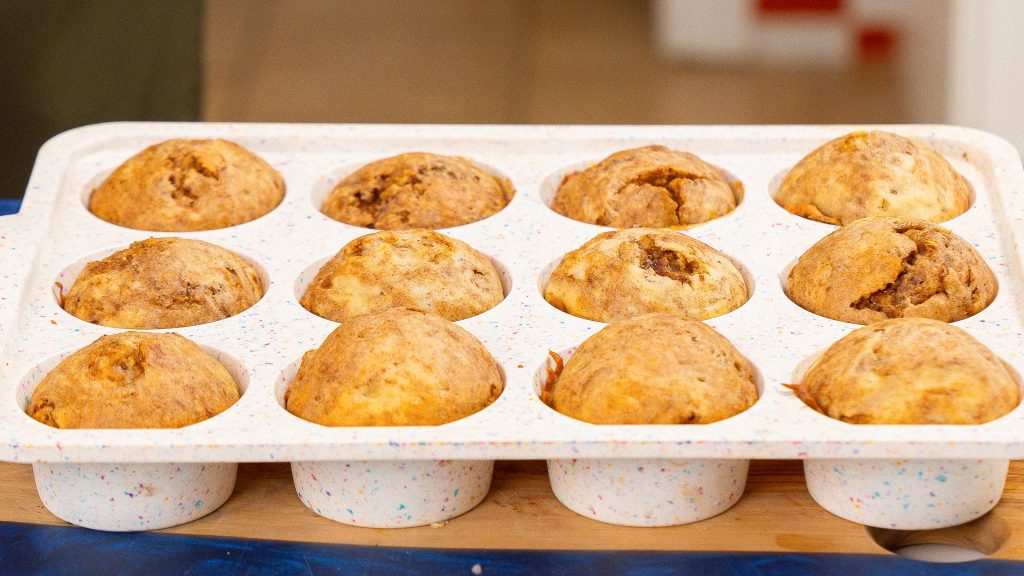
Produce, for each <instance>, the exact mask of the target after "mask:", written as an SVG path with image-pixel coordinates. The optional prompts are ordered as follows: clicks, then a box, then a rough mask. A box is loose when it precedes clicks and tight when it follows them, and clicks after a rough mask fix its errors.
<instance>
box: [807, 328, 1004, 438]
mask: <svg viewBox="0 0 1024 576" xmlns="http://www.w3.org/2000/svg"><path fill="white" fill-rule="evenodd" d="M794 390H795V392H796V393H797V396H799V397H800V398H801V399H802V400H803V401H804V402H806V403H807V404H808V405H809V406H811V407H812V408H814V409H816V410H818V411H819V412H821V413H823V414H825V415H826V416H829V417H831V418H835V419H836V420H842V421H844V422H851V423H853V424H981V423H984V422H988V421H990V420H994V419H996V418H999V417H1000V416H1003V415H1004V414H1007V413H1008V412H1010V411H1011V410H1013V409H1014V408H1015V407H1016V406H1017V404H1019V403H1020V388H1019V387H1018V385H1017V383H1016V382H1015V381H1014V379H1013V377H1012V376H1011V375H1010V373H1009V372H1008V371H1007V370H1006V367H1005V366H1003V363H1002V362H1000V361H999V359H998V358H996V356H995V355H994V354H992V352H991V351H990V350H989V349H988V348H986V347H985V345H984V344H982V343H981V342H978V341H977V340H975V339H974V338H972V337H971V335H970V334H968V333H967V332H964V331H963V330H961V329H960V328H957V327H956V326H952V325H950V324H946V323H945V322H939V321H938V320H931V319H928V318H894V319H892V320H883V321H882V322H877V323H875V324H871V325H870V326H865V327H863V328H858V329H857V330H854V331H853V332H851V333H849V334H847V335H846V336H844V337H843V338H842V339H841V340H839V341H838V342H836V343H835V344H833V345H832V346H831V347H830V348H829V349H828V350H827V351H826V352H825V354H824V355H823V356H822V357H821V358H819V359H818V360H817V361H816V362H815V363H814V364H813V365H812V366H811V368H810V369H809V370H808V371H807V374H805V375H804V377H803V382H802V383H801V384H799V385H798V386H795V387H794Z"/></svg>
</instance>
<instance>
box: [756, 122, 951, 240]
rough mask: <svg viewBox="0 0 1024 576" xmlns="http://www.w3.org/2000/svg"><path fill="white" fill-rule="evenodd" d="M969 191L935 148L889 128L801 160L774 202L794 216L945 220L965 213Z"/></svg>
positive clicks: (841, 220) (855, 135)
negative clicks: (889, 130)
mask: <svg viewBox="0 0 1024 576" xmlns="http://www.w3.org/2000/svg"><path fill="white" fill-rule="evenodd" d="M970 194H971V192H970V189H969V188H968V187H967V183H966V182H964V179H963V178H961V177H960V175H959V174H957V172H956V171H955V170H953V167H952V166H950V165H949V162H946V159H945V158H943V157H942V156H940V155H939V154H938V153H937V152H935V151H934V150H932V149H931V148H929V147H927V146H924V145H922V144H920V143H918V142H915V141H914V140H911V139H909V138H904V137H903V136H899V135H897V134H892V133H889V132H880V131H873V132H852V133H850V134H847V135H846V136H843V137H841V138H836V139H835V140H832V141H830V142H827V143H826V144H825V145H823V146H821V147H820V148H818V149H817V150H815V151H813V152H811V153H810V154H808V155H807V156H806V157H804V159H803V160H801V161H800V162H799V163H798V164H797V165H796V166H794V167H793V169H792V170H790V171H789V174H787V175H786V178H785V179H784V180H783V182H782V186H781V187H780V188H779V192H778V194H776V197H775V199H776V201H777V202H778V203H779V205H780V206H782V207H783V208H785V209H786V210H789V211H790V212H792V213H793V214H796V215H798V216H803V217H804V218H810V219H812V220H818V221H819V222H827V223H829V224H849V223H850V222H853V221H854V220H857V219H858V218H864V217H865V216H897V217H900V218H916V219H920V220H928V221H931V222H942V221H945V220H949V219H950V218H952V217H954V216H957V215H959V214H962V213H963V212H964V211H965V210H967V207H968V204H969V203H970Z"/></svg>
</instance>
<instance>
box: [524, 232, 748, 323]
mask: <svg viewBox="0 0 1024 576" xmlns="http://www.w3.org/2000/svg"><path fill="white" fill-rule="evenodd" d="M544 299H545V300H547V301H548V302H550V303H551V305H552V306H554V307H555V308H558V309H559V310H562V311H563V312H568V313H569V314H572V315H573V316H579V317H580V318H586V319H588V320H597V321H598V322H613V321H615V320H625V319H627V318H632V317H634V316H640V315H642V314H647V313H650V312H665V313H670V314H679V315H681V316H682V317H683V318H686V319H688V320H706V319H708V318H714V317H715V316H720V315H722V314H725V313H726V312H730V311H732V310H735V309H736V308H739V307H740V306H742V305H743V303H744V302H746V301H747V285H746V284H745V283H744V281H743V276H742V275H741V274H740V271H739V270H737V269H736V266H735V265H734V264H733V263H732V261H730V260H729V259H728V258H726V257H725V256H723V255H722V254H721V253H720V252H718V251H717V250H715V249H714V248H712V247H710V246H708V245H707V244H704V243H703V242H700V241H697V240H694V239H693V238H690V237H689V236H686V235H685V234H681V233H679V232H672V231H667V230H657V229H653V228H632V229H629V230H618V231H615V232H605V233H603V234H598V235H597V236H595V237H594V238H592V239H590V240H589V241H588V242H587V243H586V244H584V245H583V246H581V247H580V248H578V249H576V250H573V251H572V252H569V253H568V254H566V255H565V258H563V259H562V262H561V263H560V264H559V265H558V267H557V268H556V269H555V271H554V272H553V273H552V274H551V279H550V280H548V283H547V285H546V286H545V287H544Z"/></svg>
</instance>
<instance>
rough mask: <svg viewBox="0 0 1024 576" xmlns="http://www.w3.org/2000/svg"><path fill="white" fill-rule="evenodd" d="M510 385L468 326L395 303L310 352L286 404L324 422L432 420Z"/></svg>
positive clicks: (458, 414)
mask: <svg viewBox="0 0 1024 576" xmlns="http://www.w3.org/2000/svg"><path fill="white" fill-rule="evenodd" d="M503 387H504V384H503V382H502V380H501V374H500V373H499V372H498V366H497V364H495V362H494V359H493V358H491V355H490V353H488V352H487V349H486V348H484V346H483V344H481V343H480V341H479V340H477V339H476V338H474V337H473V336H472V335H471V334H470V333H469V332H466V331H465V330H463V329H462V328H460V327H459V326H456V325H455V324H453V323H451V322H448V321H447V320H445V319H443V318H441V317H439V316H435V315H433V314H428V313H426V312H420V311H415V310H407V309H403V308H391V309H390V310H386V311H384V312H381V313H379V314H366V315H363V316H357V317H355V318H352V319H351V320H349V321H347V322H345V323H343V324H342V325H341V326H339V327H338V328H337V329H335V330H334V331H333V332H331V334H330V335H329V336H328V337H327V339H326V340H324V342H323V344H321V345H320V347H319V348H317V349H316V350H310V351H309V352H306V354H305V355H304V356H303V357H302V364H301V365H300V366H299V370H298V373H296V375H295V379H294V380H292V383H291V384H290V385H289V386H288V391H287V393H286V394H285V404H286V406H287V408H288V411H289V412H291V413H292V414H294V415H296V416H298V417H299V418H302V419H303V420H308V421H310V422H315V423H317V424H322V425H324V426H432V425H437V424H445V423H447V422H451V421H453V420H458V419H460V418H465V417H466V416H469V415H470V414H474V413H476V412H479V411H480V410H483V409H484V408H486V407H487V406H488V405H490V404H491V402H493V401H494V400H495V399H497V398H498V395H500V394H501V391H502V389H503Z"/></svg>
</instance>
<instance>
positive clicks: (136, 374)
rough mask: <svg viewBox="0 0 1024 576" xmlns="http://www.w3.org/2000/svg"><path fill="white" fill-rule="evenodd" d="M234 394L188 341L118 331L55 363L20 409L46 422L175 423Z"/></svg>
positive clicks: (223, 374)
mask: <svg viewBox="0 0 1024 576" xmlns="http://www.w3.org/2000/svg"><path fill="white" fill-rule="evenodd" d="M238 397H239V392H238V385H237V384H236V383H235V381H234V380H233V379H232V378H231V375H230V374H228V371H227V370H226V369H225V368H224V366H223V365H222V364H221V363H220V362H218V361H216V360H215V359H213V358H212V357H211V356H209V355H208V354H206V353H205V352H203V351H202V350H201V349H200V348H199V347H198V346H196V345H195V344H193V343H192V341H190V340H188V339H186V338H184V337H182V336H179V335H177V334H171V333H156V334H154V333H145V332H121V333H119V334H112V335H109V336H103V337H101V338H100V339H99V340H96V341H95V342H93V343H92V344H90V345H88V346H86V347H85V348H82V349H81V350H78V351H77V352H75V353H73V354H71V355H70V356H68V357H67V358H65V359H64V360H63V361H61V363H60V364H58V365H57V367H56V368H54V369H53V370H51V371H50V373H49V374H47V375H46V376H45V377H44V378H43V380H42V382H40V383H39V385H38V386H36V389H35V391H33V393H32V399H31V400H30V401H29V405H28V408H27V409H26V412H28V415H29V416H31V417H32V418H34V419H36V420H38V421H39V422H42V423H43V424H46V425H48V426H53V427H54V428H180V427H182V426H188V425H189V424H195V423H196V422H200V421H202V420H206V419H207V418H211V417H213V416H215V415H217V414H220V413H221V412H223V411H224V410H227V409H228V407H230V406H231V405H232V404H234V403H235V402H236V401H237V400H238Z"/></svg>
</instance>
